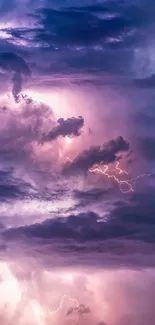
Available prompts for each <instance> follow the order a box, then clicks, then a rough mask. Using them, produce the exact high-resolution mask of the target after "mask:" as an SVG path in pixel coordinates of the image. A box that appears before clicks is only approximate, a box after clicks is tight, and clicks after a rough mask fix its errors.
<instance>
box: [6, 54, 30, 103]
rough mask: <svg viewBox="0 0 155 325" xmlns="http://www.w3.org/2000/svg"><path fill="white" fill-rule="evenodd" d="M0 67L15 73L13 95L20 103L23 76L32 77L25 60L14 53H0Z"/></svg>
mask: <svg viewBox="0 0 155 325" xmlns="http://www.w3.org/2000/svg"><path fill="white" fill-rule="evenodd" d="M0 67H1V68H2V69H3V70H4V71H8V72H11V73H13V77H12V84H13V86H12V94H13V96H14V99H15V101H16V102H18V101H19V93H20V92H21V90H22V81H23V78H22V77H23V76H25V77H30V75H31V71H30V69H29V66H28V65H27V63H26V62H25V61H24V59H23V58H21V57H20V56H18V55H17V54H15V53H12V52H6V53H5V52H2V53H0Z"/></svg>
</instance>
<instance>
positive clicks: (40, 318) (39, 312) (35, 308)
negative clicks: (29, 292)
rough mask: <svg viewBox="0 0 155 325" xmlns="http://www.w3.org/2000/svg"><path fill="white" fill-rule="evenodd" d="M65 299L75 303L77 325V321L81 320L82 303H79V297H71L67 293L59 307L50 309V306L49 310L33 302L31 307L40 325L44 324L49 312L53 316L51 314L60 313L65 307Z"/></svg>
mask: <svg viewBox="0 0 155 325" xmlns="http://www.w3.org/2000/svg"><path fill="white" fill-rule="evenodd" d="M65 299H68V300H69V301H71V302H72V303H74V306H75V307H74V310H75V311H76V319H75V320H74V322H73V325H76V324H77V322H78V320H79V306H80V304H79V302H78V300H77V299H74V298H70V297H68V296H67V295H64V296H62V298H61V301H60V304H59V306H58V308H57V309H55V310H50V309H49V308H47V311H46V312H44V311H43V310H42V308H41V307H40V305H39V304H38V303H36V302H35V303H34V302H32V303H31V307H32V310H33V312H34V315H35V319H36V323H37V324H38V325H44V324H45V322H44V320H43V319H45V317H46V315H47V314H48V315H50V316H51V315H55V314H57V313H59V311H60V310H61V309H62V307H63V303H64V301H65Z"/></svg>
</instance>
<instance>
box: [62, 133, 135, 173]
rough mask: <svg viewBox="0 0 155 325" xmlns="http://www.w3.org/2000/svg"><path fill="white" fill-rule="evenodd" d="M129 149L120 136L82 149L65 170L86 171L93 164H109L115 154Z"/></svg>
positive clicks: (115, 157) (115, 156) (114, 159)
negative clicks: (100, 144) (99, 144)
mask: <svg viewBox="0 0 155 325" xmlns="http://www.w3.org/2000/svg"><path fill="white" fill-rule="evenodd" d="M128 150H129V143H128V142H127V141H125V140H124V139H123V138H122V137H121V136H119V137H117V138H116V139H115V140H110V141H109V142H107V143H105V144H103V145H102V146H96V147H91V148H90V149H89V150H85V151H83V152H82V153H81V154H80V155H79V156H78V157H77V158H75V159H74V160H73V162H71V163H69V164H68V165H66V166H65V169H64V171H65V172H76V171H79V170H81V171H87V170H88V169H89V168H90V167H92V166H93V165H94V164H99V163H103V164H109V163H112V162H114V161H116V159H117V154H118V153H120V152H123V151H128Z"/></svg>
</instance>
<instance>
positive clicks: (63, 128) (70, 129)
mask: <svg viewBox="0 0 155 325" xmlns="http://www.w3.org/2000/svg"><path fill="white" fill-rule="evenodd" d="M83 125H84V119H83V117H82V116H79V117H77V118H76V117H71V118H67V119H66V120H65V119H63V118H59V119H58V121H57V126H55V127H53V129H52V130H51V131H50V132H49V133H48V134H46V135H45V136H44V137H43V139H42V141H43V142H46V141H53V140H55V139H57V138H58V137H60V136H62V137H66V136H79V135H80V129H81V128H82V126H83Z"/></svg>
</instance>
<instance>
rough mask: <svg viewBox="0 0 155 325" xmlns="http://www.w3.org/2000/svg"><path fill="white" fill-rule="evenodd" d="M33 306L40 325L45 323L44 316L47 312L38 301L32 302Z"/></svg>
mask: <svg viewBox="0 0 155 325" xmlns="http://www.w3.org/2000/svg"><path fill="white" fill-rule="evenodd" d="M31 307H32V309H33V312H34V315H35V319H36V322H37V324H38V325H44V321H42V317H45V313H44V312H43V310H42V308H41V307H40V306H39V305H38V303H35V304H34V303H31Z"/></svg>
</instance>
